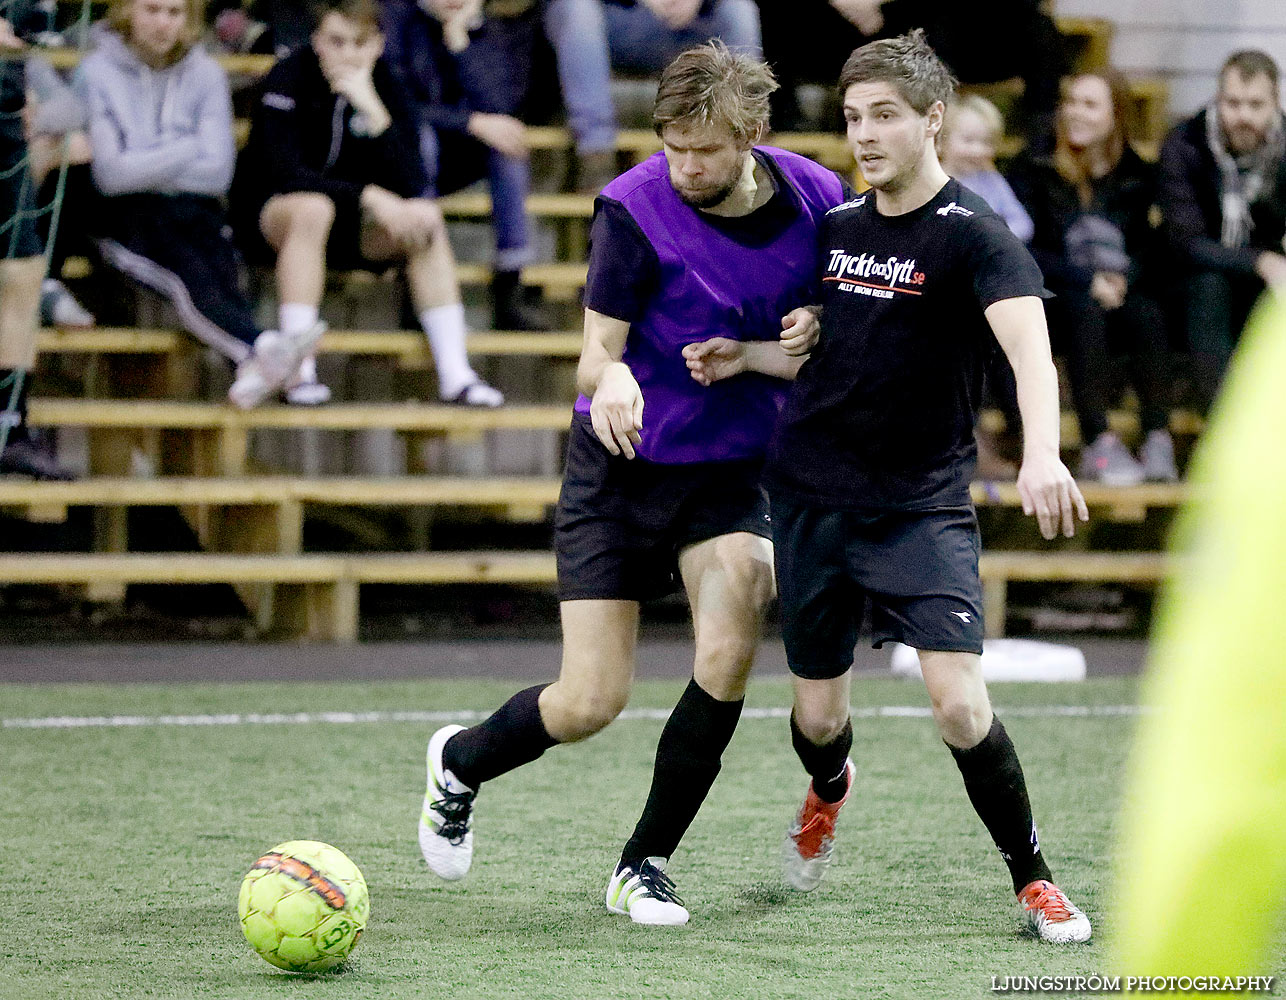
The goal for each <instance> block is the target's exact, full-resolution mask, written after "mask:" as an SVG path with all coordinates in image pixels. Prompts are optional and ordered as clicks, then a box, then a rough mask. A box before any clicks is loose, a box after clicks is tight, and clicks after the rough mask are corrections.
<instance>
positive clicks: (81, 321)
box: [40, 278, 95, 328]
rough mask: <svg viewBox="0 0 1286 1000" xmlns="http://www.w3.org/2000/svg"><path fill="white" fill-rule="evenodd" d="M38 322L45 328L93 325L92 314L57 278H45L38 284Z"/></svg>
mask: <svg viewBox="0 0 1286 1000" xmlns="http://www.w3.org/2000/svg"><path fill="white" fill-rule="evenodd" d="M40 322H41V323H43V324H44V325H45V326H70V327H79V328H83V327H88V326H93V325H94V322H95V320H94V314H93V313H91V312H90V311H89V310H88V309H86V308H85V307H84V306H82V305H81V304H80V303H79V302H77V301H76V300H75V298H73V297H72V294H71V292H69V291H67V286H66V285H64V284H63V283H62V282H61V281H59V280H58V279H57V278H46V279H45V280H44V281H43V282H41V284H40Z"/></svg>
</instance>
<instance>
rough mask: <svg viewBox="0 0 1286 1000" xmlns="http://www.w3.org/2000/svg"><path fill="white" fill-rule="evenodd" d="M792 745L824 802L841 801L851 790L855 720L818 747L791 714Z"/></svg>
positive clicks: (845, 724) (847, 723)
mask: <svg viewBox="0 0 1286 1000" xmlns="http://www.w3.org/2000/svg"><path fill="white" fill-rule="evenodd" d="M790 742H791V744H792V745H793V746H794V748H795V753H796V754H797V755H798V756H799V762H800V763H801V764H803V765H804V770H805V771H807V772H808V776H809V777H810V778H812V779H813V791H815V792H816V793H817V797H818V798H819V799H821V800H822V801H823V802H838V801H839V800H840V799H842V798H843V797H844V793H845V792H847V791H848V754H849V751H850V750H852V749H853V720H852V719H849V720H848V721H847V722H845V723H844V728H843V729H841V730H840V734H839V735H838V736H836V737H835V739H833V740H831V741H830V742H829V743H827V744H826V745H825V746H820V747H819V746H818V745H817V744H815V743H813V742H811V741H810V740H809V739H808V737H807V736H805V735H804V734H803V733H802V732H800V731H799V725H798V724H797V723H796V722H795V713H794V712H791V713H790Z"/></svg>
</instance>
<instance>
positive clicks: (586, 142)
mask: <svg viewBox="0 0 1286 1000" xmlns="http://www.w3.org/2000/svg"><path fill="white" fill-rule="evenodd" d="M545 33H546V34H547V35H548V36H549V41H550V44H551V45H552V46H553V47H554V52H555V54H556V56H557V59H558V80H559V83H560V84H561V86H562V89H563V103H564V104H565V105H566V106H567V118H568V124H569V125H570V126H571V130H572V134H573V135H574V136H575V137H576V151H577V152H578V153H580V154H582V155H584V154H586V153H603V152H610V151H611V150H613V149H614V148H615V146H616V111H615V108H614V107H613V106H612V90H611V82H612V77H611V71H612V68H613V67H615V68H616V69H621V70H625V71H627V72H634V73H657V72H659V71H660V70H662V69H663V68H664V67H665V66H666V64H667V63H669V62H670V60H672V59H673V58H674V57H675V56H676V55H678V54H679V53H680V52H682V51H683V50H684V49H687V48H691V47H692V46H694V45H700V44H701V43H703V42H707V41H709V40H710V39H711V38H722V39H723V41H724V42H725V43H727V45H728V46H729V47H730V48H734V49H741V50H743V51H746V52H749V53H750V54H752V55H754V56H755V57H756V58H759V57H760V54H761V52H762V42H761V39H760V33H759V8H758V7H757V6H756V5H755V3H754V0H719V3H718V4H716V5H715V7H714V9H713V10H712V11H711V12H710V14H709V15H708V16H705V17H698V18H697V19H696V20H695V21H693V22H692V23H691V24H689V25H688V26H687V27H686V28H682V29H680V30H679V31H674V30H672V29H671V28H668V27H666V26H665V25H664V24H662V23H661V22H660V21H659V20H657V18H656V16H655V15H654V14H653V13H652V12H651V11H650V10H649V9H648V8H647V7H646V6H644V5H643V4H642V3H637V4H635V6H633V7H618V6H617V5H616V4H604V3H603V2H602V0H549V4H548V6H547V7H546V9H545Z"/></svg>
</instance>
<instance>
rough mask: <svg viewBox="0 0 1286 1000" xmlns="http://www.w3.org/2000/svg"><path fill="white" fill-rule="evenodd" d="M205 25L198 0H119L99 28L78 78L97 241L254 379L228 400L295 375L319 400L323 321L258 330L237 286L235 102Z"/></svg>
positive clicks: (260, 394) (251, 400)
mask: <svg viewBox="0 0 1286 1000" xmlns="http://www.w3.org/2000/svg"><path fill="white" fill-rule="evenodd" d="M200 31H201V19H200V16H199V14H198V11H197V5H196V0H114V2H113V3H112V6H111V7H110V9H109V12H108V16H107V19H106V21H105V22H104V23H102V24H100V25H98V26H96V28H95V32H94V34H95V39H96V46H95V48H94V50H93V52H91V53H90V55H89V56H87V57H86V59H85V61H84V62H83V63H82V65H81V69H80V76H79V78H78V82H79V86H80V88H81V89H82V91H83V94H84V96H85V99H86V103H87V106H88V114H89V138H90V145H91V147H92V149H93V161H92V163H93V177H94V183H95V185H96V186H97V188H98V190H99V192H100V193H101V194H102V195H104V198H103V199H102V207H101V208H102V210H101V212H100V213H99V219H98V225H99V227H100V230H101V235H102V236H103V237H104V238H103V239H102V240H101V241H100V244H99V245H100V248H101V250H102V252H103V255H104V257H105V258H106V259H107V261H108V262H109V263H111V264H112V265H113V266H114V267H116V268H118V269H119V270H121V271H122V272H124V273H125V274H126V275H128V276H129V277H130V278H132V279H134V280H135V281H137V282H139V283H140V284H142V285H145V286H147V287H148V288H151V289H153V290H154V291H156V292H158V293H160V294H161V295H163V296H165V297H166V298H167V299H168V300H169V301H170V302H171V303H172V304H173V305H174V307H175V309H176V310H177V311H178V314H179V317H180V319H181V321H182V322H183V325H184V327H185V328H186V329H187V330H188V331H189V332H190V333H192V334H193V335H195V336H196V337H197V338H199V339H200V340H202V341H203V342H205V343H206V344H208V345H210V346H211V347H214V348H215V349H216V350H218V351H219V352H221V353H222V354H223V355H225V356H226V357H227V358H229V359H230V360H231V361H233V362H234V363H235V364H237V365H238V366H240V370H239V372H238V382H240V383H243V384H244V382H245V381H246V380H247V377H248V380H249V381H252V382H254V383H255V384H256V392H255V393H253V394H251V395H249V396H238V395H235V394H234V395H233V397H232V398H233V402H234V403H237V404H238V405H254V404H255V403H257V402H259V401H260V400H262V399H263V398H265V397H266V396H267V395H268V394H269V393H271V392H272V391H274V390H275V389H276V388H278V387H280V386H281V385H282V384H283V382H286V381H287V380H289V379H291V378H294V380H295V383H296V388H295V389H294V390H293V391H295V392H297V393H298V392H300V390H299V389H298V388H297V386H298V385H299V383H302V384H303V388H304V391H303V393H302V395H303V396H304V397H305V398H303V399H301V400H300V401H304V402H320V401H324V400H322V399H318V398H316V397H317V394H318V391H319V390H324V388H325V387H324V386H318V385H317V384H316V373H315V369H312V368H310V367H309V366H307V365H304V368H303V370H301V363H303V362H305V360H306V359H307V358H308V357H309V355H310V352H311V350H312V349H313V347H314V346H315V345H316V342H317V339H318V338H319V337H320V336H321V331H322V327H321V325H320V324H318V323H314V324H312V325H311V326H310V327H309V328H308V329H306V330H302V331H296V332H294V333H292V334H291V336H289V337H284V336H282V335H280V334H278V333H277V332H276V331H269V332H268V333H263V332H262V331H261V330H260V328H259V326H258V325H257V324H256V323H255V320H254V316H253V310H252V308H251V306H250V303H249V302H248V301H247V299H246V297H245V295H244V294H243V293H242V291H241V288H240V284H239V274H238V257H237V253H236V250H235V248H234V246H233V243H232V241H231V239H230V236H229V233H230V229H229V225H228V220H227V215H226V212H225V210H224V205H223V197H224V196H225V195H226V194H227V191H228V187H229V185H230V184H231V181H232V170H233V163H234V158H235V150H234V143H233V137H232V108H231V100H230V96H229V90H228V81H227V78H226V76H225V75H224V72H223V69H222V68H221V67H220V66H219V64H218V63H217V62H215V60H214V59H213V58H212V57H211V56H210V55H208V54H207V53H206V52H205V51H204V50H203V49H201V48H200V46H199V45H197V44H196V42H197V38H198V37H199V34H200ZM310 389H311V390H312V391H311V392H310V391H309V390H310ZM325 395H327V396H328V393H327V394H325Z"/></svg>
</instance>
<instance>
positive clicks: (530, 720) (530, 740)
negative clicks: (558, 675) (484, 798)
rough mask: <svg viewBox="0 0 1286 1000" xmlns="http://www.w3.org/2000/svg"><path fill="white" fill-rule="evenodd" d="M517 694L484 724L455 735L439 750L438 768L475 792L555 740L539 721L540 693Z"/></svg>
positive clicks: (539, 688) (539, 686)
mask: <svg viewBox="0 0 1286 1000" xmlns="http://www.w3.org/2000/svg"><path fill="white" fill-rule="evenodd" d="M548 686H549V685H548V684H537V685H536V686H535V687H529V688H526V689H525V690H522V691H519V692H518V693H517V694H516V695H514V696H513V697H512V698H510V699H509V700H508V701H507V702H505V703H504V704H503V705H501V706H500V707H499V708H498V709H496V710H495V712H493V713H492V714H491V716H490V717H489V718H487V719H485V720H484V721H482V722H480V723H478V724H477V725H476V726H470V727H469V728H468V729H466V730H464V731H463V732H459V733H456V734H455V735H454V736H452V737H451V738H450V739H449V740H447V742H446V746H444V747H443V748H442V766H443V767H444V768H446V769H447V770H449V771H450V772H451V773H452V774H454V775H455V776H456V778H457V779H458V780H459V781H461V782H463V783H464V784H465V785H467V786H468V787H469V788H472V789H473V790H474V791H475V792H476V791H477V790H478V786H479V785H481V784H482V783H483V782H484V781H490V780H491V779H492V778H498V777H499V776H500V775H502V774H505V773H506V772H508V771H512V770H513V769H514V768H516V767H522V765H523V764H529V763H531V762H532V761H533V760H535V759H536V758H537V757H539V756H540V755H541V754H542V753H544V752H545V751H546V750H548V749H549V748H550V747H552V746H556V745H557V744H558V740H556V739H554V738H553V737H552V736H550V735H549V730H547V729H546V728H545V723H544V722H543V721H542V719H541V718H540V692H541V691H543V690H545V688H547V687H548Z"/></svg>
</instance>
